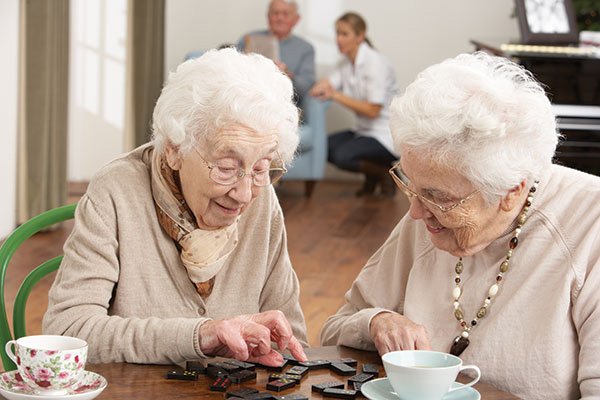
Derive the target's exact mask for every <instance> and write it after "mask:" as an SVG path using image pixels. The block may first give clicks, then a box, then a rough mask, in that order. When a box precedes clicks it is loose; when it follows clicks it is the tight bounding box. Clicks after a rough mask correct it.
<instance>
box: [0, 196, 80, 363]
mask: <svg viewBox="0 0 600 400" xmlns="http://www.w3.org/2000/svg"><path fill="white" fill-rule="evenodd" d="M75 206H76V204H71V205H68V206H63V207H58V208H55V209H53V210H49V211H46V212H45V213H42V214H40V215H38V216H37V217H33V218H32V219H30V220H29V221H27V222H25V223H24V224H23V225H21V226H19V227H18V228H17V229H15V230H14V232H13V233H11V234H10V236H8V238H6V241H5V242H4V244H2V247H0V346H1V347H0V354H1V356H2V364H3V366H4V370H5V371H11V370H14V369H16V368H17V367H16V365H15V364H14V363H13V362H12V360H11V359H10V358H8V356H7V355H6V353H5V351H4V346H5V345H6V342H8V341H9V340H12V336H11V330H10V326H9V325H8V318H7V317H6V305H5V303H4V284H5V277H6V270H7V268H8V263H9V261H10V259H11V257H12V256H13V254H14V253H15V251H16V250H17V248H18V247H19V246H20V245H21V243H23V242H24V241H25V239H27V238H29V237H30V236H32V235H33V234H35V233H37V232H39V231H41V230H42V229H45V228H47V227H49V226H51V225H54V224H56V223H59V222H62V221H66V220H68V219H72V218H73V216H74V214H75ZM62 258H63V256H62V255H60V256H58V257H55V258H53V259H51V260H48V261H46V262H44V263H42V264H41V265H39V266H38V267H36V268H35V269H34V270H33V271H31V273H30V274H29V275H27V277H26V278H25V279H24V280H23V283H22V284H21V287H20V288H19V291H18V292H17V296H16V297H15V305H14V307H13V331H14V335H15V339H18V338H20V337H23V336H25V335H26V333H25V304H26V303H27V298H28V297H29V293H30V292H31V289H32V288H33V286H35V284H36V283H37V282H38V281H39V280H40V279H42V278H43V277H44V276H46V275H48V274H49V273H50V272H52V271H56V270H57V269H58V266H59V265H60V262H61V261H62Z"/></svg>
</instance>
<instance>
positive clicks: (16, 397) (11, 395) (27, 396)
mask: <svg viewBox="0 0 600 400" xmlns="http://www.w3.org/2000/svg"><path fill="white" fill-rule="evenodd" d="M16 375H17V371H9V372H4V373H2V374H0V394H1V395H2V396H4V397H5V398H7V399H8V400H91V399H93V398H94V397H96V396H98V395H99V394H100V393H102V391H103V390H104V389H105V388H106V385H107V383H106V379H104V377H103V376H101V375H98V374H97V373H95V372H91V371H85V374H84V376H83V378H82V379H81V382H80V383H79V384H78V385H76V386H74V387H72V388H69V389H67V391H68V392H67V394H64V395H51V394H37V393H35V392H34V390H33V389H31V388H30V387H29V386H27V384H25V383H24V382H23V381H22V380H20V376H19V378H17V377H16Z"/></svg>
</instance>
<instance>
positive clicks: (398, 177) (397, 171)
mask: <svg viewBox="0 0 600 400" xmlns="http://www.w3.org/2000/svg"><path fill="white" fill-rule="evenodd" d="M389 173H390V175H392V178H393V179H394V182H396V185H397V186H398V188H399V189H400V190H401V191H402V193H404V194H405V195H406V196H407V197H408V198H412V197H416V198H418V199H419V200H420V201H421V204H423V205H424V206H426V207H427V209H429V210H431V211H433V212H437V211H439V212H441V213H442V214H446V213H447V212H449V211H452V210H454V209H455V208H456V207H458V206H460V205H462V204H463V203H464V202H465V201H467V200H469V199H470V198H472V197H473V196H475V195H476V194H477V193H479V190H476V191H474V192H473V193H471V194H470V195H468V196H467V197H464V198H462V199H460V200H459V201H457V202H452V203H451V204H449V205H441V204H438V203H436V202H435V201H433V200H431V199H428V198H427V197H425V196H422V195H420V194H418V193H416V192H415V191H413V190H412V189H410V188H409V187H408V185H409V184H410V179H408V177H407V176H406V175H405V174H404V172H403V171H402V167H401V166H400V162H398V163H396V164H395V165H394V166H393V167H392V168H390V170H389Z"/></svg>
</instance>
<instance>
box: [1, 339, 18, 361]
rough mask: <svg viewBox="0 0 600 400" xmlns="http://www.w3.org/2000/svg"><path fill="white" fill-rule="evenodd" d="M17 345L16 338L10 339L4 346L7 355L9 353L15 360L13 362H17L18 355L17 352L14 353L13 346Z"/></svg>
mask: <svg viewBox="0 0 600 400" xmlns="http://www.w3.org/2000/svg"><path fill="white" fill-rule="evenodd" d="M13 345H14V346H15V347H16V346H17V341H16V340H9V341H8V342H6V346H4V350H5V351H6V355H8V357H9V358H10V359H11V360H13V362H14V363H15V364H16V363H17V357H16V356H15V353H13V350H12V346H13Z"/></svg>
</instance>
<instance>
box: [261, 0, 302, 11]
mask: <svg viewBox="0 0 600 400" xmlns="http://www.w3.org/2000/svg"><path fill="white" fill-rule="evenodd" d="M276 1H281V2H283V3H286V4H289V5H291V6H293V7H294V12H295V13H296V14H298V2H297V1H296V0H271V1H270V2H269V8H268V10H271V5H272V4H273V3H275V2H276Z"/></svg>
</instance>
